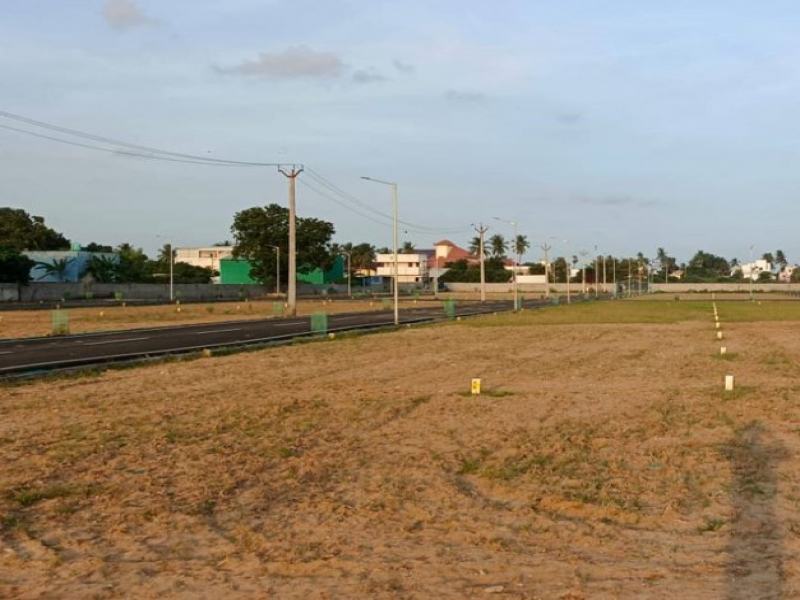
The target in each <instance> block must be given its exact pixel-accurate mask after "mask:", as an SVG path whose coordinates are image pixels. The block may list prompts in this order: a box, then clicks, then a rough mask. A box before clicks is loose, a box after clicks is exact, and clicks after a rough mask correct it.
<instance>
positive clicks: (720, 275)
mask: <svg viewBox="0 0 800 600" xmlns="http://www.w3.org/2000/svg"><path fill="white" fill-rule="evenodd" d="M687 269H688V271H689V274H688V275H687V276H686V277H685V279H686V280H687V281H708V280H715V279H728V278H730V273H731V266H730V264H729V263H728V261H727V260H725V259H724V258H723V257H721V256H717V255H716V254H711V253H710V252H703V251H702V250H698V251H697V253H696V254H695V255H694V256H693V257H692V259H691V260H690V261H689V264H688V265H687Z"/></svg>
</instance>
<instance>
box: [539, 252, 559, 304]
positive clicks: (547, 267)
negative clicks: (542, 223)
mask: <svg viewBox="0 0 800 600" xmlns="http://www.w3.org/2000/svg"><path fill="white" fill-rule="evenodd" d="M539 247H540V248H541V249H542V250H544V284H545V285H544V293H545V295H546V297H547V298H549V297H550V256H549V254H548V252H550V249H551V248H552V246H548V245H547V242H545V243H544V244H542V245H541V246H539ZM553 275H555V273H554V274H553ZM555 282H556V280H555V277H553V283H555Z"/></svg>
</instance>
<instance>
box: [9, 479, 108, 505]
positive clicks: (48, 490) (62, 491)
mask: <svg viewBox="0 0 800 600" xmlns="http://www.w3.org/2000/svg"><path fill="white" fill-rule="evenodd" d="M94 490H95V488H94V487H93V486H73V485H66V484H63V483H55V484H50V485H45V486H41V487H23V488H17V489H14V490H11V491H10V492H8V494H7V497H8V499H9V500H11V501H12V502H14V503H16V504H18V505H19V506H20V507H22V508H28V507H30V506H33V505H34V504H37V503H39V502H41V501H43V500H52V499H54V498H69V497H72V496H79V495H85V496H88V495H90V494H91V493H93V491H94Z"/></svg>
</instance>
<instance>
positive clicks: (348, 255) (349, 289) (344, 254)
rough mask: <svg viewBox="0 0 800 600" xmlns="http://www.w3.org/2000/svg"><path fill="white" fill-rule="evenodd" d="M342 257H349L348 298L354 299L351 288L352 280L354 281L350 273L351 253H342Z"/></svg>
mask: <svg viewBox="0 0 800 600" xmlns="http://www.w3.org/2000/svg"><path fill="white" fill-rule="evenodd" d="M341 255H342V256H346V257H347V296H348V297H350V298H352V297H353V292H352V288H351V286H350V280H351V279H352V273H351V272H350V260H351V259H350V253H349V252H345V251H342V253H341Z"/></svg>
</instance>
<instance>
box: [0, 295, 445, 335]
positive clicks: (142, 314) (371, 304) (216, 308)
mask: <svg viewBox="0 0 800 600" xmlns="http://www.w3.org/2000/svg"><path fill="white" fill-rule="evenodd" d="M433 302H436V301H435V300H432V299H430V300H428V299H424V300H423V299H421V300H419V301H418V302H415V301H414V300H412V299H404V300H402V301H401V302H400V307H401V308H406V307H414V306H424V305H426V304H430V303H433ZM284 306H285V304H284V303H283V302H270V301H252V302H247V301H245V302H238V303H234V302H217V303H208V304H202V303H192V304H177V305H159V306H122V305H110V306H108V307H102V308H101V307H92V308H70V309H65V310H63V311H61V312H62V313H66V314H67V316H68V323H69V331H70V333H73V334H75V333H89V332H93V331H112V330H122V329H137V328H142V327H161V326H165V325H188V324H191V323H216V322H220V321H236V320H241V319H265V318H273V317H280V316H283V314H284V310H285V308H284ZM392 306H393V304H392V303H391V300H390V299H386V298H378V299H376V300H341V299H337V300H322V299H320V300H301V301H299V302H298V303H297V314H298V315H310V314H312V313H319V312H325V313H329V314H332V313H337V312H355V311H371V310H391V308H392ZM52 315H53V311H52V310H8V311H0V339H3V338H22V337H41V336H47V335H51V334H52V332H53V318H52Z"/></svg>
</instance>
